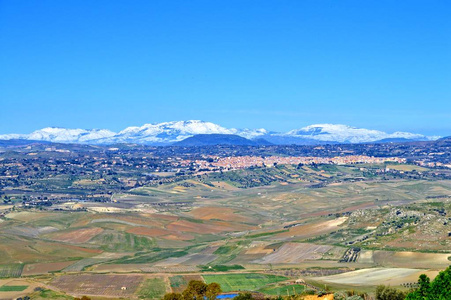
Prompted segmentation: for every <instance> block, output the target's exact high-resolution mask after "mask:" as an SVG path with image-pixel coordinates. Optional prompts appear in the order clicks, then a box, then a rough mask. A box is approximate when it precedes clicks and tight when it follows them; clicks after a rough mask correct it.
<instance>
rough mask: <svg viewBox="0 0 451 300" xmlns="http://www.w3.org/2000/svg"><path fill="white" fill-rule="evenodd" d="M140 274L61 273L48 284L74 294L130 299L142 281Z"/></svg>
mask: <svg viewBox="0 0 451 300" xmlns="http://www.w3.org/2000/svg"><path fill="white" fill-rule="evenodd" d="M143 279H144V277H143V276H142V275H87V274H81V275H63V276H59V277H56V278H55V279H54V280H52V282H51V283H50V285H52V286H55V287H56V288H58V289H60V290H62V291H65V292H66V293H68V294H71V295H74V296H80V295H90V296H107V297H124V298H127V299H130V298H131V297H133V296H134V294H135V293H136V291H137V289H138V287H139V285H140V284H141V282H142V281H143Z"/></svg>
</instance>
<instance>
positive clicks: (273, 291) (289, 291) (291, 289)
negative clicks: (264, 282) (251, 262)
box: [259, 284, 305, 296]
mask: <svg viewBox="0 0 451 300" xmlns="http://www.w3.org/2000/svg"><path fill="white" fill-rule="evenodd" d="M304 289H305V286H303V285H299V284H295V285H288V286H278V287H265V288H262V289H260V290H259V292H261V293H263V294H266V295H271V296H287V295H298V294H300V293H302V292H303V291H304Z"/></svg>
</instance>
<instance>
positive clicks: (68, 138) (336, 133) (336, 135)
mask: <svg viewBox="0 0 451 300" xmlns="http://www.w3.org/2000/svg"><path fill="white" fill-rule="evenodd" d="M197 134H236V135H239V136H242V137H244V138H248V139H256V138H263V139H267V140H268V141H270V142H273V143H276V144H284V143H287V144H292V143H295V144H306V143H307V144H312V142H313V143H315V141H318V142H320V143H367V142H375V141H380V140H385V139H388V140H389V139H407V140H434V139H437V138H439V137H428V136H424V135H421V134H414V133H409V132H394V133H391V134H389V133H386V132H383V131H379V130H371V129H365V128H357V127H351V126H348V125H342V124H327V123H325V124H314V125H309V126H306V127H303V128H301V129H296V130H291V131H289V132H286V133H277V132H269V131H267V130H266V129H263V128H260V129H235V128H225V127H222V126H220V125H217V124H214V123H211V122H204V121H200V120H188V121H171V122H162V123H149V124H144V125H142V126H132V127H127V128H125V129H124V130H122V131H120V132H119V133H115V132H112V131H110V130H106V129H91V130H86V129H67V128H60V127H47V128H43V129H40V130H36V131H34V132H32V133H30V134H6V135H0V139H28V140H38V141H49V142H60V143H92V144H113V143H139V144H152V145H168V144H171V143H174V142H177V141H181V140H184V139H186V138H188V137H191V136H193V135H197Z"/></svg>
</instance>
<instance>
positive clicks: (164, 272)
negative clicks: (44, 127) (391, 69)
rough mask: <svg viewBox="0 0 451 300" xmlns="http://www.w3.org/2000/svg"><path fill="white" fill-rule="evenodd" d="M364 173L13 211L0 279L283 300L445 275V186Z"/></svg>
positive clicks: (4, 230)
mask: <svg viewBox="0 0 451 300" xmlns="http://www.w3.org/2000/svg"><path fill="white" fill-rule="evenodd" d="M402 167H405V168H407V167H408V166H404V165H403V166H402ZM368 168H370V166H368V165H362V166H355V165H352V166H327V167H326V166H317V167H312V166H302V167H298V166H283V167H277V168H271V170H262V169H258V168H256V169H254V170H241V171H237V172H233V173H232V172H229V174H226V175H224V177H223V178H220V177H218V174H204V175H200V177H195V178H188V179H183V180H180V181H177V182H168V183H162V184H161V185H160V184H159V185H155V186H140V187H137V188H131V189H130V190H120V191H117V192H116V193H114V194H113V195H111V199H114V201H112V202H106V203H104V202H89V201H86V202H83V207H84V208H86V209H83V210H76V211H64V210H63V211H61V210H46V209H43V210H39V209H21V208H17V209H15V211H10V212H9V213H6V214H5V216H4V217H3V218H2V222H1V223H0V230H1V232H0V277H3V278H14V277H21V276H22V277H24V278H25V279H30V280H31V279H36V280H37V282H40V283H42V286H43V287H47V289H48V287H53V288H55V290H56V291H59V292H65V293H67V294H68V295H72V296H80V295H92V296H97V297H123V298H130V299H136V298H140V297H141V298H146V297H147V298H155V299H156V298H159V297H160V296H161V295H162V294H163V293H164V292H165V291H170V290H172V291H176V292H179V291H181V290H183V289H184V287H186V285H187V283H188V282H189V280H191V279H196V280H198V279H204V280H205V281H206V282H207V283H209V282H218V283H220V284H221V286H222V288H223V290H224V291H245V290H249V291H259V292H262V293H265V294H268V295H286V294H287V293H288V294H291V293H300V292H301V291H302V289H303V287H302V286H296V285H290V286H287V287H285V286H284V285H283V282H284V281H287V280H291V281H293V280H295V279H298V278H306V279H308V280H311V282H320V284H324V283H329V284H336V285H340V284H341V285H352V284H356V286H365V285H366V286H372V285H373V284H376V283H390V284H393V285H396V284H401V283H403V282H404V281H402V282H401V281H396V280H394V279H393V278H389V277H387V276H389V275H390V274H391V273H390V270H392V271H393V272H392V273H393V274H398V273H396V272H398V271H399V272H401V273H399V274H398V277H399V278H404V279H403V280H407V279H409V278H413V277H415V276H416V275H417V273H418V272H420V271H424V272H429V271H431V272H435V271H437V270H441V269H444V268H446V267H447V266H448V265H449V264H451V260H450V257H451V251H450V249H451V238H450V237H449V234H450V233H451V221H450V220H449V216H448V214H449V212H450V211H451V197H448V195H451V181H448V180H435V181H434V180H406V179H403V178H389V179H387V180H382V177H381V176H379V177H377V175H374V174H373V175H374V176H373V175H372V176H373V177H368V176H367V177H365V176H366V175H365V174H366V173H365V172H364V171H362V170H361V169H368ZM378 168H379V167H378ZM380 168H381V169H385V166H380ZM399 168H400V167H399ZM418 170H419V169H418ZM418 170H417V171H418ZM403 172H413V171H409V170H405V171H403ZM225 173H227V172H225ZM364 173H365V174H364ZM260 175H261V176H263V177H261V178H260V181H258V182H254V181H253V179H255V178H256V177H258V176H260ZM364 175H365V176H364ZM277 176H278V177H277ZM384 176H385V175H384ZM279 177H280V178H282V179H280V178H279ZM275 178H279V179H275ZM356 178H359V180H357V179H356ZM362 178H363V179H362ZM345 179H346V180H345ZM262 183H264V184H262ZM266 183H268V184H266ZM93 184H95V182H90V183H89V185H88V184H83V186H91V185H93ZM254 184H255V186H254ZM77 185H78V186H80V184H77ZM243 185H244V186H246V187H243ZM247 185H250V186H249V187H248V186H247ZM65 203H68V202H65ZM64 205H65V204H64ZM0 206H1V205H0ZM60 207H63V206H59V208H60ZM353 248H358V249H359V251H357V250H356V252H355V253H358V254H356V256H355V257H354V258H355V259H354V260H352V261H343V259H342V258H343V256H344V255H345V253H346V252H348V251H354V250H353ZM374 268H381V269H380V271H378V273H377V274H379V275H378V276H379V277H377V276H376V277H374V278H373V279H371V280H370V279H368V280H367V281H362V282H361V283H358V282H357V283H354V281H353V280H355V279H356V278H357V279H358V278H359V275H358V274H364V275H365V276H366V274H367V273H356V274H357V275H353V273H352V272H353V271H356V270H358V271H359V270H374ZM406 269H409V270H412V271H407V270H406ZM307 270H316V271H312V272H310V273H309V272H307ZM336 270H340V274H336V273H334V271H336ZM323 271H324V272H323ZM277 272H280V273H277ZM136 273H139V274H136ZM341 273H343V274H341ZM347 273H349V275H348V276H349V278H348V277H345V274H347ZM280 274H286V275H283V276H282V275H280ZM319 274H332V275H330V276H322V275H319ZM431 274H435V273H431ZM339 275H340V276H339ZM333 276H336V277H333ZM368 276H369V275H368ZM409 280H410V279H409ZM80 282H83V283H84V284H80ZM157 285H158V286H162V287H164V289H163V288H161V289H157V288H156V286H157ZM124 286H125V287H126V289H125V290H122V287H124ZM45 293H50V292H49V291H47V290H46V289H43V290H42V291H40V292H39V293H38V292H36V297H38V298H37V299H39V297H41V298H44V296H45ZM41 294H42V295H41ZM39 295H41V296H39ZM61 297H64V296H61Z"/></svg>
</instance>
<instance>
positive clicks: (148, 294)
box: [138, 278, 167, 299]
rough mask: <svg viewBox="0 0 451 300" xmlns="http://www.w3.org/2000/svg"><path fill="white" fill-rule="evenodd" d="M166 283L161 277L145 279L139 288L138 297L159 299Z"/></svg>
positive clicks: (162, 294)
mask: <svg viewBox="0 0 451 300" xmlns="http://www.w3.org/2000/svg"><path fill="white" fill-rule="evenodd" d="M166 292H167V289H166V283H165V282H164V280H163V279H161V278H151V279H146V280H145V281H144V282H143V283H142V285H141V286H140V288H139V291H138V297H139V298H140V299H161V298H163V296H164V294H166Z"/></svg>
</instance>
